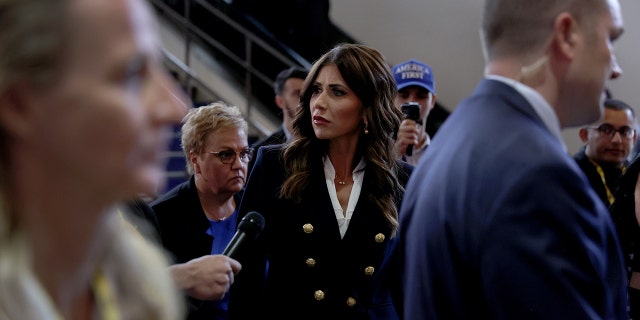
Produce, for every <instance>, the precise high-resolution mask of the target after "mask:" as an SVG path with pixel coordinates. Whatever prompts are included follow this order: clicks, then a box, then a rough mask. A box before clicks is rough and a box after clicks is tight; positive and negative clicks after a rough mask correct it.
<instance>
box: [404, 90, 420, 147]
mask: <svg viewBox="0 0 640 320" xmlns="http://www.w3.org/2000/svg"><path fill="white" fill-rule="evenodd" d="M401 108H402V113H403V114H404V118H405V119H409V120H413V121H418V119H420V104H419V103H417V102H407V103H403V104H402V106H401ZM406 154H407V156H411V155H412V154H413V145H412V144H410V145H408V146H407V152H406Z"/></svg>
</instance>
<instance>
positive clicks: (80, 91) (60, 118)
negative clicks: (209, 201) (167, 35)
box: [0, 0, 186, 319]
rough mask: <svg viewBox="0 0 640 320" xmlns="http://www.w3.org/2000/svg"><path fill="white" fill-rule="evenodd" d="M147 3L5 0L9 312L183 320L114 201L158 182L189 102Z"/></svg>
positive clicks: (1, 129) (2, 290)
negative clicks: (164, 57) (163, 58)
mask: <svg viewBox="0 0 640 320" xmlns="http://www.w3.org/2000/svg"><path fill="white" fill-rule="evenodd" d="M153 28H154V26H153V17H152V13H151V11H150V9H149V8H148V7H147V5H146V3H145V2H144V1H142V0H92V1H87V0H63V1H50V0H0V52H2V54H1V55H0V319H179V318H180V316H181V314H182V306H181V304H180V303H179V301H180V298H179V295H178V292H177V291H176V289H175V288H174V285H173V283H172V281H171V277H170V276H169V273H168V269H167V268H166V266H167V265H166V261H165V258H164V257H163V255H162V254H161V253H160V251H158V250H157V249H155V248H153V247H151V245H150V244H149V243H148V242H145V241H144V240H143V238H142V237H141V236H140V235H138V234H136V233H135V231H134V230H133V229H132V228H130V227H128V226H127V225H126V224H125V223H124V220H123V219H122V213H121V212H119V211H118V209H117V207H116V205H117V203H121V202H122V201H123V200H127V199H130V198H133V197H135V196H136V195H138V194H139V193H143V192H148V191H149V190H154V189H156V188H157V185H158V183H159V182H160V181H161V177H162V166H161V164H159V161H158V160H159V158H160V152H161V151H162V150H163V148H164V147H165V145H166V137H168V135H166V134H163V132H165V131H166V130H167V129H168V127H169V126H170V125H173V124H175V123H178V122H179V121H180V119H181V118H182V117H183V115H184V114H185V112H186V108H185V105H186V101H184V100H186V99H183V98H182V97H181V96H179V94H178V90H177V87H176V86H175V84H174V83H172V80H171V79H170V78H169V77H168V76H167V75H166V73H165V72H164V70H163V69H162V66H161V64H160V56H159V51H158V49H159V44H158V42H157V39H158V38H157V37H156V34H155V32H154V29H153Z"/></svg>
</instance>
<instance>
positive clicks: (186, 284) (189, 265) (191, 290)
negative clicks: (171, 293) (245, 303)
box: [169, 254, 242, 301]
mask: <svg viewBox="0 0 640 320" xmlns="http://www.w3.org/2000/svg"><path fill="white" fill-rule="evenodd" d="M241 268H242V266H241V265H240V262H238V261H236V260H234V259H232V258H229V257H227V256H223V255H220V254H217V255H207V256H203V257H200V258H196V259H193V260H190V261H188V262H186V263H181V264H175V265H172V266H170V267H169V270H170V272H171V276H172V277H173V280H174V281H175V282H176V285H177V286H178V287H179V288H181V289H182V290H184V291H185V292H186V293H187V294H188V295H189V296H191V297H194V298H196V299H199V300H212V301H217V300H220V299H222V298H224V295H225V294H226V293H227V291H229V287H231V284H233V280H234V277H235V275H236V274H238V272H240V269H241Z"/></svg>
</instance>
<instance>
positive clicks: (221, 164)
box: [150, 102, 253, 320]
mask: <svg viewBox="0 0 640 320" xmlns="http://www.w3.org/2000/svg"><path fill="white" fill-rule="evenodd" d="M183 122H184V124H183V125H182V129H181V143H182V149H183V151H184V153H185V156H186V157H187V170H188V171H189V173H190V174H191V178H190V179H189V180H188V181H185V182H184V183H182V184H180V185H178V186H176V187H175V188H173V189H172V190H170V191H168V192H167V193H166V194H164V195H162V196H160V197H159V198H158V199H156V200H154V201H153V202H151V204H150V205H151V207H152V208H153V211H154V212H155V214H156V217H157V219H158V225H159V227H160V238H161V240H162V245H163V246H164V248H165V249H167V251H168V252H169V253H170V254H171V255H172V256H173V258H174V262H175V263H176V264H174V265H173V266H171V273H172V275H173V277H174V279H175V280H176V282H177V283H178V285H179V286H180V287H181V288H182V289H183V290H184V291H185V293H186V294H187V295H188V301H189V314H188V317H187V319H189V320H195V319H208V320H215V319H218V320H223V319H227V301H228V294H227V292H228V289H229V286H230V285H231V284H232V283H233V281H234V276H235V274H236V273H237V272H238V271H239V270H240V267H241V266H240V263H239V262H238V261H236V260H234V259H232V258H229V257H226V256H223V255H221V253H222V252H223V251H224V248H225V247H226V246H227V244H228V243H229V241H230V240H231V239H232V237H233V235H234V233H235V231H236V219H235V217H236V215H237V208H238V205H239V204H240V199H241V196H242V193H241V192H242V190H243V188H244V184H245V180H246V176H247V163H248V162H249V160H251V157H252V155H253V150H251V148H249V146H248V142H247V131H248V125H247V122H246V121H245V120H244V118H243V117H242V115H241V113H240V110H239V109H238V108H237V107H233V106H228V105H226V104H224V103H222V102H214V103H212V104H210V105H207V106H202V107H198V108H194V109H191V110H190V111H189V113H188V114H187V115H186V116H185V118H184V120H183Z"/></svg>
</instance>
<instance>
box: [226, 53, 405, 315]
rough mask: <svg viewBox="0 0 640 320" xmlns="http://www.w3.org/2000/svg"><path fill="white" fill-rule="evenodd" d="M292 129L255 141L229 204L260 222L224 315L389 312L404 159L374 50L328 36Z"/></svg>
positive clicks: (394, 302) (385, 76) (392, 89)
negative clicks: (242, 184)
mask: <svg viewBox="0 0 640 320" xmlns="http://www.w3.org/2000/svg"><path fill="white" fill-rule="evenodd" d="M302 92H303V93H302V98H301V107H300V108H299V109H298V113H297V114H296V118H295V119H294V121H293V139H292V141H291V142H289V143H288V144H286V145H275V146H269V147H263V148H261V149H260V150H259V152H258V156H257V160H256V163H255V166H254V168H253V171H252V173H251V176H250V178H249V181H248V183H247V187H246V191H245V194H244V198H243V199H242V204H241V206H240V215H239V216H238V218H239V219H240V218H242V217H243V216H244V215H246V214H247V213H249V212H251V211H257V212H259V213H261V214H262V215H263V216H264V219H265V227H264V231H263V232H262V233H261V234H260V236H259V238H258V239H257V241H255V242H252V244H253V246H249V247H247V248H248V249H247V251H246V252H245V253H244V254H243V259H241V261H242V265H243V269H242V271H241V272H240V273H239V274H238V277H237V279H236V282H235V283H234V285H233V286H232V288H231V294H230V305H229V314H230V317H231V319H234V320H235V319H351V320H359V319H380V320H382V319H385V320H393V319H399V317H400V313H401V309H398V308H397V307H399V306H401V303H398V302H400V301H401V297H400V296H398V295H397V294H400V293H401V292H400V290H399V289H400V288H399V285H400V274H399V269H397V264H396V261H395V260H393V258H392V257H394V256H395V255H394V252H395V244H396V241H395V239H396V230H397V228H398V210H399V206H400V201H401V198H402V194H403V193H404V185H405V183H406V181H407V180H408V177H409V175H410V173H411V170H412V168H413V167H412V166H410V165H408V164H406V163H404V162H401V161H399V160H396V154H395V153H394V150H393V144H394V137H393V135H394V133H395V132H396V131H397V130H398V127H399V126H400V122H401V118H402V114H401V112H400V110H399V109H398V108H396V106H395V103H394V102H395V96H396V94H397V89H396V84H395V80H394V78H393V75H392V74H391V70H390V68H389V66H388V64H387V63H386V62H385V60H384V57H383V56H382V54H381V53H380V52H378V51H377V50H375V49H373V48H370V47H367V46H364V45H355V44H342V45H338V46H336V47H335V48H333V49H332V50H330V51H329V52H327V53H326V54H324V55H323V56H322V57H321V58H320V59H319V60H318V61H317V62H316V63H315V64H314V65H313V67H312V69H311V71H310V73H309V76H308V77H307V79H306V80H305V83H304V85H303V90H302Z"/></svg>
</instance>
